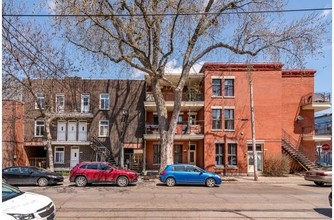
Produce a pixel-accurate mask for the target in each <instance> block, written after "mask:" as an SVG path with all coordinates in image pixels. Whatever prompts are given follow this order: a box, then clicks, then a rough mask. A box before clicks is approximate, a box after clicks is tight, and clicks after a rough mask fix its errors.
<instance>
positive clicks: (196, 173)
mask: <svg viewBox="0 0 334 220" xmlns="http://www.w3.org/2000/svg"><path fill="white" fill-rule="evenodd" d="M186 171H187V177H188V181H189V183H191V184H201V183H204V182H205V175H204V172H203V170H201V169H200V168H198V167H196V166H190V165H189V166H186Z"/></svg>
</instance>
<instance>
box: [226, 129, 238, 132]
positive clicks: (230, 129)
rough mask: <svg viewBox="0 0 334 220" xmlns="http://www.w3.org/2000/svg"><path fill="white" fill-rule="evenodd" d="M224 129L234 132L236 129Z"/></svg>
mask: <svg viewBox="0 0 334 220" xmlns="http://www.w3.org/2000/svg"><path fill="white" fill-rule="evenodd" d="M224 131H227V132H234V131H235V130H234V129H224Z"/></svg>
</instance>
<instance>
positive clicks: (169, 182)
mask: <svg viewBox="0 0 334 220" xmlns="http://www.w3.org/2000/svg"><path fill="white" fill-rule="evenodd" d="M166 184H167V186H175V179H174V178H172V177H168V178H167V179H166Z"/></svg>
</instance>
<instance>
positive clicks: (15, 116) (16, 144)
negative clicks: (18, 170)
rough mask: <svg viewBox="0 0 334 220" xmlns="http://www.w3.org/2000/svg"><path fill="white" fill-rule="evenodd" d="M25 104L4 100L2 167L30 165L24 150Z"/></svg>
mask: <svg viewBox="0 0 334 220" xmlns="http://www.w3.org/2000/svg"><path fill="white" fill-rule="evenodd" d="M23 129H24V104H23V103H22V102H19V101H15V100H2V167H3V168H4V167H9V166H15V165H28V164H29V160H28V157H27V154H26V152H25V150H24V144H23V143H24V138H23V134H24V133H23Z"/></svg>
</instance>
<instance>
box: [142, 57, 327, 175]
mask: <svg viewBox="0 0 334 220" xmlns="http://www.w3.org/2000/svg"><path fill="white" fill-rule="evenodd" d="M282 67H283V65H282V64H281V63H251V64H240V63H235V64H233V63H232V64H231V63H228V64H227V63H205V64H204V65H203V67H202V69H201V71H200V73H199V74H195V75H190V76H189V78H188V79H187V82H186V86H185V88H184V95H183V98H182V103H181V106H182V108H181V112H180V115H179V118H178V124H177V128H176V134H175V140H174V149H173V152H174V163H190V164H196V165H198V166H199V167H202V168H204V169H207V170H211V171H215V172H219V173H238V174H248V173H253V172H254V158H253V153H252V144H253V141H252V133H251V123H252V121H251V108H250V106H251V105H250V103H251V99H250V79H251V80H252V84H253V91H254V94H253V97H254V98H253V102H254V112H255V117H254V118H255V120H254V123H253V125H254V127H255V131H256V132H255V135H256V136H255V137H256V140H255V142H256V143H255V145H256V151H257V163H258V164H257V168H258V171H259V172H261V171H262V170H263V166H264V163H265V161H266V158H270V157H271V156H275V155H276V156H281V155H283V154H287V155H290V156H291V157H292V158H293V159H294V160H295V161H296V164H297V165H298V168H302V169H303V168H304V169H310V168H312V167H314V165H315V163H314V162H315V161H316V159H317V158H316V146H315V140H316V139H317V140H319V138H321V137H318V136H317V135H316V134H315V133H314V114H315V112H318V111H321V110H325V109H328V108H330V97H329V95H328V94H314V74H315V71H314V70H284V69H282ZM166 77H168V79H169V80H171V81H173V80H177V79H178V77H179V76H175V75H169V76H166ZM145 80H146V100H145V104H144V106H145V112H146V115H145V117H146V118H145V121H146V122H145V135H144V158H145V160H144V162H145V167H146V169H148V170H156V169H158V168H159V165H160V148H161V147H160V143H159V135H158V119H157V113H156V107H155V104H154V100H153V95H152V91H151V87H150V81H149V80H148V78H146V79H145ZM164 96H165V99H166V105H167V109H168V111H169V114H170V115H171V113H172V110H173V94H172V90H171V88H169V87H168V86H165V87H164ZM305 156H306V157H305ZM300 166H301V167H300Z"/></svg>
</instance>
